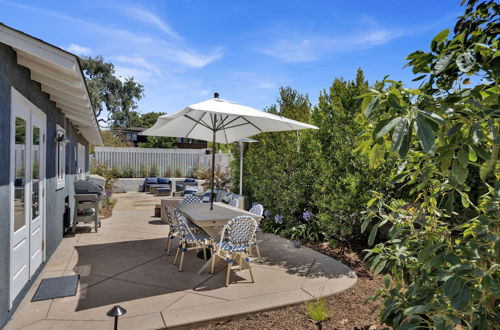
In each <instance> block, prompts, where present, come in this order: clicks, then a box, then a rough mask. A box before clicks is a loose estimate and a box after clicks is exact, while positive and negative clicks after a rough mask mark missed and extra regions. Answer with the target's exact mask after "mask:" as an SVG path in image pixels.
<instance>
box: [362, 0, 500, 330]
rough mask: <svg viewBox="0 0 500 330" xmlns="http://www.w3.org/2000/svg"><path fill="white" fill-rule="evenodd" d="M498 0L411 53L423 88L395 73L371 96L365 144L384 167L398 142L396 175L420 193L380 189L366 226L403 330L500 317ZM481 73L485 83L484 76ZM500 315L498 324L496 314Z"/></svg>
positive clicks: (384, 313)
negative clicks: (384, 237)
mask: <svg viewBox="0 0 500 330" xmlns="http://www.w3.org/2000/svg"><path fill="white" fill-rule="evenodd" d="M498 10H499V8H498V5H497V4H495V2H493V1H474V0H471V1H468V2H467V5H466V9H465V14H464V15H463V16H462V17H460V18H459V20H458V22H457V24H456V26H455V29H454V35H452V36H451V37H450V38H449V37H448V35H449V33H450V31H449V30H448V29H446V30H444V31H442V32H440V33H439V34H437V35H436V37H434V39H433V40H432V42H431V47H430V48H431V49H430V51H429V52H424V51H416V52H414V53H412V54H410V55H409V56H408V57H407V60H408V61H409V63H408V65H409V66H410V67H412V69H413V73H414V74H418V75H419V76H418V77H416V78H415V79H414V80H421V83H420V87H419V88H418V89H411V88H405V87H404V85H403V84H402V83H401V82H395V81H391V80H388V79H387V77H386V78H384V79H383V81H382V82H381V83H380V84H378V86H377V88H376V89H374V90H372V91H371V92H370V93H369V94H368V95H366V97H365V99H364V100H363V104H364V106H363V111H364V114H365V116H366V118H367V119H368V120H369V121H368V122H367V123H366V126H365V129H366V130H365V131H364V133H363V135H362V137H361V141H362V142H361V145H360V148H359V150H360V151H361V152H362V153H363V154H365V155H366V156H367V157H369V158H370V159H373V161H372V162H371V165H372V166H374V167H375V166H378V165H379V164H384V157H385V156H386V155H387V154H388V153H390V152H393V153H396V154H397V155H398V156H399V157H401V163H400V164H399V166H398V167H397V168H394V175H393V176H392V177H391V178H390V179H391V181H392V182H394V183H395V184H397V185H399V186H401V185H404V186H406V187H407V190H408V192H409V193H410V196H409V198H403V199H394V198H391V196H386V195H384V194H381V193H374V198H373V199H371V200H370V201H369V202H368V205H369V206H371V207H372V208H371V209H370V213H369V214H368V217H367V220H366V221H365V222H364V223H363V228H362V229H363V230H366V229H368V228H369V225H371V229H369V231H370V235H369V239H368V243H369V244H370V245H372V244H373V243H374V242H375V239H376V235H377V232H378V229H379V228H380V227H382V226H385V225H390V230H389V240H388V241H387V242H382V243H378V244H377V245H375V246H374V247H373V248H372V249H371V250H369V251H367V252H368V254H367V260H368V265H369V266H370V267H371V268H373V269H374V270H375V272H377V273H378V272H382V271H387V272H388V273H389V274H391V275H392V277H393V280H394V281H393V284H391V283H390V281H387V282H386V285H385V288H383V289H381V290H380V291H379V293H378V294H377V295H375V296H374V297H372V299H377V298H381V299H383V300H384V303H383V306H382V309H381V311H380V314H379V317H380V319H381V321H382V322H385V323H386V324H388V325H390V326H392V327H394V328H396V329H417V328H435V329H459V328H460V329H493V328H497V327H498V324H499V320H500V312H499V309H498V301H499V298H500V290H499V285H498V284H499V283H500V272H499V271H498V261H499V256H500V240H499V239H498V238H499V228H500V207H499V203H500V195H499V193H498V192H499V191H500V182H499V180H498V179H499V177H500V171H499V165H500V162H499V161H498V160H499V150H500V144H499V141H500V134H499V131H500V119H499V118H500V117H499V115H498V109H499V88H498V86H499V61H498V59H499V57H498V46H499V42H498V14H499V13H498ZM472 82H474V83H472ZM495 324H496V325H495Z"/></svg>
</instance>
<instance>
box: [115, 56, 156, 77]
mask: <svg viewBox="0 0 500 330" xmlns="http://www.w3.org/2000/svg"><path fill="white" fill-rule="evenodd" d="M110 59H111V60H113V61H117V62H121V63H127V64H132V65H134V66H137V67H140V68H143V69H146V70H147V71H150V72H152V73H154V74H156V75H159V76H161V70H160V68H159V67H158V66H156V65H154V64H152V63H150V62H149V61H147V60H146V59H144V58H143V57H140V56H124V55H119V56H111V57H110Z"/></svg>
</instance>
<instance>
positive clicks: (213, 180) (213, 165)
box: [210, 118, 217, 210]
mask: <svg viewBox="0 0 500 330" xmlns="http://www.w3.org/2000/svg"><path fill="white" fill-rule="evenodd" d="M215 121H217V118H215ZM214 127H215V125H214ZM213 133H214V139H213V143H212V190H211V191H210V210H213V209H214V197H215V194H214V189H215V187H214V185H215V133H216V131H215V129H214V130H213Z"/></svg>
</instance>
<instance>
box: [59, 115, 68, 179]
mask: <svg viewBox="0 0 500 330" xmlns="http://www.w3.org/2000/svg"><path fill="white" fill-rule="evenodd" d="M67 141H68V140H66V131H65V130H64V128H62V127H61V126H59V125H57V124H56V177H57V187H56V189H61V188H64V182H65V180H66V177H65V175H66V172H65V171H66V144H67Z"/></svg>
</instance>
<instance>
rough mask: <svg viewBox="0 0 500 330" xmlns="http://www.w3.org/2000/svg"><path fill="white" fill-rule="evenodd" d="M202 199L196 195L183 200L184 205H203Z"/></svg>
mask: <svg viewBox="0 0 500 330" xmlns="http://www.w3.org/2000/svg"><path fill="white" fill-rule="evenodd" d="M201 201H202V198H201V197H199V196H196V195H188V196H185V197H184V199H183V200H182V203H184V204H195V203H201Z"/></svg>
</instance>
